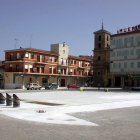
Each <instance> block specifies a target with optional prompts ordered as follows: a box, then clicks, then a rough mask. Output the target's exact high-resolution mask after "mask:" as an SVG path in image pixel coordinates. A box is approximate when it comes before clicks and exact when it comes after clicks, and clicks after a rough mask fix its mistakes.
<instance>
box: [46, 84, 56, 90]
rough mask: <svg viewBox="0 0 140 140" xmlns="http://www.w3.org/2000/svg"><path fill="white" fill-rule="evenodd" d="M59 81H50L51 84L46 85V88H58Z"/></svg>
mask: <svg viewBox="0 0 140 140" xmlns="http://www.w3.org/2000/svg"><path fill="white" fill-rule="evenodd" d="M57 88H58V85H57V83H50V84H49V85H47V86H45V89H57Z"/></svg>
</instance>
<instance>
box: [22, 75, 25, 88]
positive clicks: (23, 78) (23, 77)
mask: <svg viewBox="0 0 140 140" xmlns="http://www.w3.org/2000/svg"><path fill="white" fill-rule="evenodd" d="M24 80H25V76H24V74H23V75H22V89H24V88H25V87H24Z"/></svg>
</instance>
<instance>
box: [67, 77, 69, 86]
mask: <svg viewBox="0 0 140 140" xmlns="http://www.w3.org/2000/svg"><path fill="white" fill-rule="evenodd" d="M68 80H69V77H68V76H67V84H66V85H68Z"/></svg>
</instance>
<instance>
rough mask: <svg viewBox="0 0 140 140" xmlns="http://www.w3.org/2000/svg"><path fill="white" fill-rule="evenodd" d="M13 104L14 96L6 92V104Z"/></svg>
mask: <svg viewBox="0 0 140 140" xmlns="http://www.w3.org/2000/svg"><path fill="white" fill-rule="evenodd" d="M11 105H12V96H11V95H9V94H8V93H6V106H11Z"/></svg>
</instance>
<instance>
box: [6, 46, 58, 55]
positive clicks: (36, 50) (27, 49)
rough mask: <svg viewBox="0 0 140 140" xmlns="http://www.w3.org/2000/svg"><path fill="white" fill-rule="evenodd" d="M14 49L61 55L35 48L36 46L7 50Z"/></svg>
mask: <svg viewBox="0 0 140 140" xmlns="http://www.w3.org/2000/svg"><path fill="white" fill-rule="evenodd" d="M12 51H33V52H39V53H47V54H51V55H57V56H58V55H59V54H57V53H53V52H50V51H46V50H40V49H35V48H20V49H13V50H6V51H5V52H12Z"/></svg>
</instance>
